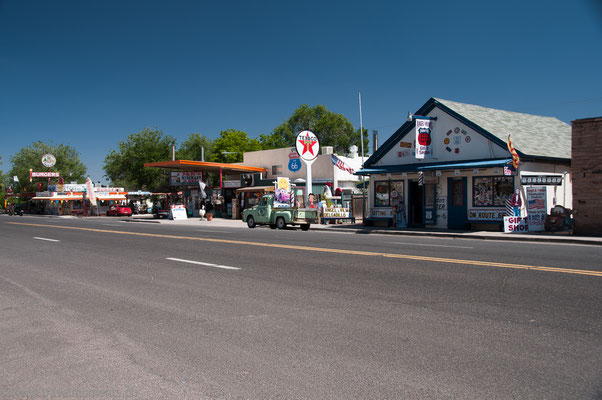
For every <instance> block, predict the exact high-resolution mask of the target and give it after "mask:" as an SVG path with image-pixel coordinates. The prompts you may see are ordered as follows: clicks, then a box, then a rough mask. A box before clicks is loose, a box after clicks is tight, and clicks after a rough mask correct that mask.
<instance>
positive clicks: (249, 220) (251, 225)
mask: <svg viewBox="0 0 602 400" xmlns="http://www.w3.org/2000/svg"><path fill="white" fill-rule="evenodd" d="M247 226H248V227H249V228H255V227H256V226H257V224H256V223H255V218H253V216H252V215H249V218H247Z"/></svg>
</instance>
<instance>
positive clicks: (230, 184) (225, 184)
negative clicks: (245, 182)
mask: <svg viewBox="0 0 602 400" xmlns="http://www.w3.org/2000/svg"><path fill="white" fill-rule="evenodd" d="M222 187H224V188H239V187H240V179H236V180H228V181H223V182H222Z"/></svg>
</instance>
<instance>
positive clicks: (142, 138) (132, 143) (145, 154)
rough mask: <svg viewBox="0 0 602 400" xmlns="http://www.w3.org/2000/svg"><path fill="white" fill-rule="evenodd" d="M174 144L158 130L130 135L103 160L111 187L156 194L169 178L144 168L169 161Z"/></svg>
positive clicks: (172, 139) (167, 182)
mask: <svg viewBox="0 0 602 400" xmlns="http://www.w3.org/2000/svg"><path fill="white" fill-rule="evenodd" d="M175 143H176V141H175V139H174V138H173V137H171V136H169V135H164V134H163V131H161V130H159V129H149V128H145V129H143V130H142V131H141V132H138V133H132V134H130V135H129V136H128V137H127V139H126V140H122V141H121V142H119V144H118V149H117V150H111V152H110V153H109V155H107V156H106V158H105V161H104V165H103V167H102V168H103V170H104V171H105V173H106V177H107V178H109V179H110V180H111V181H112V182H113V183H114V184H116V185H119V186H124V187H126V188H129V189H142V190H157V189H161V188H165V187H167V186H168V184H169V174H167V173H166V172H165V171H162V170H160V169H157V168H145V167H144V164H145V163H149V162H157V161H168V160H171V147H172V146H173V145H175Z"/></svg>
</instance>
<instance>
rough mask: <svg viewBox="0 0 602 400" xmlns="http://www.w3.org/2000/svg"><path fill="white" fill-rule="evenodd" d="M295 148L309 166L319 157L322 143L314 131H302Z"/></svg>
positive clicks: (296, 140) (298, 135)
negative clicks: (309, 163)
mask: <svg viewBox="0 0 602 400" xmlns="http://www.w3.org/2000/svg"><path fill="white" fill-rule="evenodd" d="M295 148H296V149H297V153H298V154H299V156H300V157H301V159H302V160H303V161H305V163H306V164H307V163H308V162H312V161H314V160H315V159H316V157H318V151H319V149H320V141H319V140H318V137H317V136H316V134H315V133H313V132H312V131H301V132H299V133H298V134H297V138H296V139H295Z"/></svg>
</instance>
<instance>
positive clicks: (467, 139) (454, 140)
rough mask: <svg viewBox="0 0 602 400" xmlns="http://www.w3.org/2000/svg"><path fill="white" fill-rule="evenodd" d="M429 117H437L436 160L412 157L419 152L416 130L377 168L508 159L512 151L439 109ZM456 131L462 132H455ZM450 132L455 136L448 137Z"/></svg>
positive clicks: (434, 155) (398, 144)
mask: <svg viewBox="0 0 602 400" xmlns="http://www.w3.org/2000/svg"><path fill="white" fill-rule="evenodd" d="M427 116H429V117H437V120H436V121H434V125H433V130H432V132H431V140H432V146H433V158H430V159H425V160H421V159H417V158H416V157H415V156H414V155H413V154H412V153H413V152H414V150H415V143H414V142H415V138H416V131H415V129H412V130H411V131H410V132H408V134H406V135H405V136H404V137H403V138H402V139H401V140H399V141H398V142H397V143H396V145H395V146H394V147H393V148H392V149H391V150H389V152H388V153H387V154H386V155H385V156H383V157H382V158H381V159H380V160H379V161H378V162H377V163H376V164H375V166H383V165H400V164H425V163H433V162H456V161H463V160H482V159H490V158H491V159H496V158H506V157H508V149H506V147H501V146H498V145H497V144H494V143H493V142H492V141H490V140H489V139H487V138H485V137H484V136H482V135H481V134H479V133H477V132H475V131H474V130H472V129H470V128H469V127H468V126H466V125H464V124H462V123H460V122H459V121H458V120H456V119H455V118H452V117H451V116H450V115H448V114H447V113H445V112H443V111H441V110H440V109H439V108H434V109H433V110H432V111H431V112H430V113H429V114H428V115H427ZM456 130H457V131H458V132H455V131H456ZM450 131H451V133H449V134H448V132H450ZM446 139H448V140H449V143H448V144H446V143H445V142H446ZM401 143H410V144H411V148H407V147H402V146H401ZM456 151H457V152H456Z"/></svg>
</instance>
